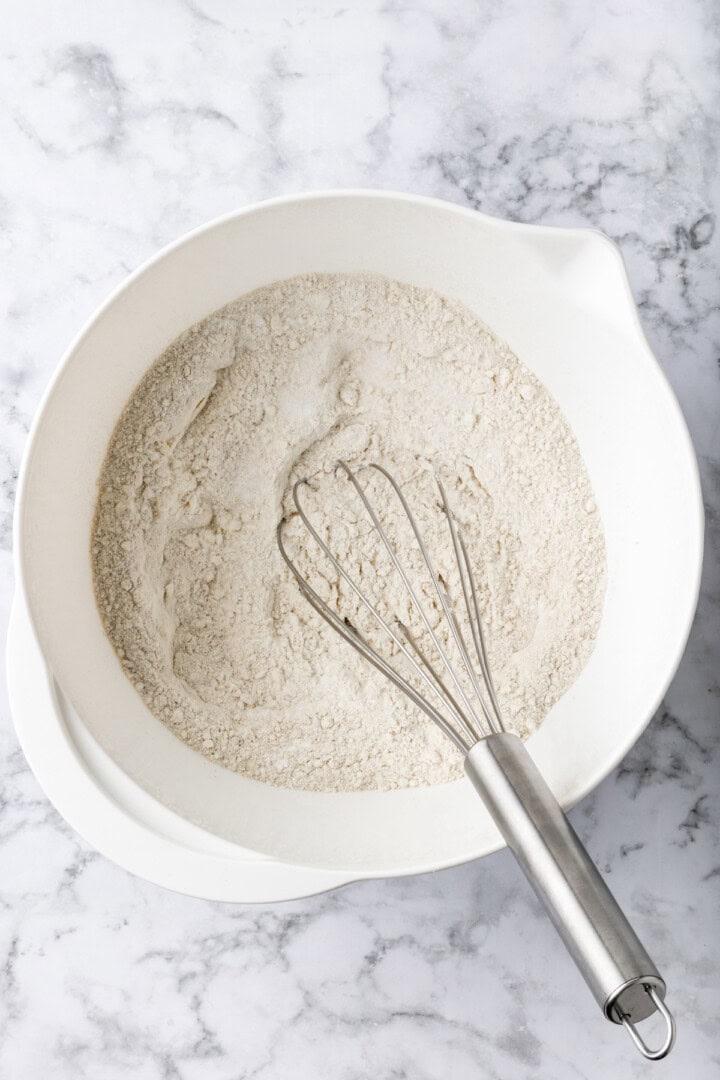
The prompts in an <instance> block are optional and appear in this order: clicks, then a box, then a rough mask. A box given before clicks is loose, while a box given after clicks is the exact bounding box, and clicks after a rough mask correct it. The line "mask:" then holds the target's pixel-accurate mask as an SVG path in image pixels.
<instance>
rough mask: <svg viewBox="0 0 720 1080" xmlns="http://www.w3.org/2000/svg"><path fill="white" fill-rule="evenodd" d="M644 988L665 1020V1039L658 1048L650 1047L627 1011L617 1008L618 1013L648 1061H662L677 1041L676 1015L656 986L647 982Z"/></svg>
mask: <svg viewBox="0 0 720 1080" xmlns="http://www.w3.org/2000/svg"><path fill="white" fill-rule="evenodd" d="M644 989H645V993H646V994H647V995H648V996H649V998H650V1000H651V1001H652V1003H653V1005H654V1006H655V1008H656V1009H657V1011H658V1012H659V1013H660V1015H661V1016H662V1018H663V1020H664V1021H665V1039H664V1040H663V1042H662V1044H661V1045H660V1046H659V1047H658V1048H657V1050H651V1049H650V1047H649V1046H648V1044H647V1043H646V1042H645V1040H644V1039H643V1037H642V1036H641V1035H640V1033H639V1031H638V1029H637V1028H636V1026H635V1024H633V1022H632V1020H631V1019H630V1017H629V1016H628V1015H627V1014H626V1013H621V1012H620V1011H619V1010H616V1014H617V1016H618V1017H619V1019H620V1022H621V1023H622V1025H623V1027H624V1028H625V1030H626V1031H627V1033H628V1035H629V1036H630V1038H631V1039H632V1041H633V1042H634V1043H635V1046H636V1047H637V1048H638V1050H639V1051H640V1053H641V1054H642V1055H643V1057H646V1058H647V1059H648V1061H660V1060H661V1059H662V1058H664V1057H665V1056H666V1055H667V1054H669V1053H670V1051H671V1050H672V1047H673V1043H674V1042H675V1017H674V1016H673V1015H672V1013H671V1012H670V1010H669V1009H668V1007H667V1005H666V1004H665V1002H664V1001H663V999H662V998H661V997H660V995H659V994H658V992H657V990H656V989H655V987H654V986H651V985H650V984H649V983H646V984H645V987H644Z"/></svg>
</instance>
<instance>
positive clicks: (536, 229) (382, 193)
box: [13, 187, 704, 880]
mask: <svg viewBox="0 0 720 1080" xmlns="http://www.w3.org/2000/svg"><path fill="white" fill-rule="evenodd" d="M358 198H361V199H369V200H378V201H386V202H404V203H409V204H413V205H415V206H418V207H423V206H426V207H428V208H432V209H434V210H439V211H442V212H443V213H446V214H449V215H454V216H456V217H457V218H459V219H465V220H468V221H472V222H474V223H477V222H478V220H479V219H480V220H482V221H484V222H485V223H487V224H488V225H489V226H491V227H492V228H493V229H496V230H499V231H506V232H508V233H510V232H513V233H516V234H519V233H528V232H531V233H532V234H533V235H535V236H538V235H552V236H558V235H559V234H562V235H563V236H566V237H573V236H574V237H576V238H583V239H587V237H588V235H592V236H593V238H594V241H595V242H597V243H600V244H602V245H603V246H604V248H605V249H606V251H608V252H610V253H611V255H612V259H613V262H614V271H615V277H616V280H618V281H619V282H621V283H622V293H623V301H624V303H625V308H626V312H625V314H627V315H629V316H630V330H631V333H632V334H633V336H634V338H635V344H636V345H638V346H639V347H640V353H641V354H642V356H643V357H644V360H645V363H646V369H647V373H648V375H650V373H651V372H652V377H653V378H654V379H655V381H656V383H657V385H658V388H659V390H660V392H661V393H662V395H663V397H664V398H665V401H666V403H667V405H668V407H669V408H670V410H671V411H672V413H673V414H674V418H675V420H676V421H677V435H678V439H679V440H680V444H681V445H682V448H683V451H684V455H685V458H686V465H687V477H688V480H689V482H690V484H691V488H692V490H691V491H690V492H689V493H688V494H689V495H690V498H691V500H692V502H693V503H694V505H695V516H694V522H693V523H692V524H693V525H694V528H693V538H694V552H692V556H693V566H692V568H690V567H688V582H689V588H688V590H687V598H686V608H685V612H684V618H683V623H682V626H680V625H678V626H677V627H676V631H675V632H676V634H677V648H676V650H675V655H674V658H673V662H672V664H669V665H668V667H667V670H666V672H665V675H664V678H663V679H662V680H661V687H660V690H659V692H658V693H657V694H656V700H655V701H654V703H653V706H652V708H651V709H650V710H649V712H648V715H647V716H646V717H645V718H644V720H642V721H639V722H638V723H637V724H636V725H634V726H633V727H632V728H631V729H630V730H629V731H628V735H627V737H626V738H625V739H622V740H618V743H617V746H616V750H615V753H614V754H613V755H611V756H610V757H608V758H605V759H604V760H603V761H602V762H601V763H600V762H599V763H598V766H597V767H596V768H595V769H594V770H593V771H592V772H591V773H590V775H589V776H588V777H586V779H585V782H584V783H583V784H582V785H581V786H580V787H579V788H578V789H576V790H575V791H574V792H573V796H572V798H571V799H570V800H568V801H566V802H565V806H566V808H567V807H569V806H571V805H574V804H575V803H577V802H579V801H580V800H581V799H583V798H584V797H585V796H586V795H587V794H588V793H589V792H590V791H592V790H593V789H594V788H595V787H596V786H597V785H598V784H599V783H600V782H601V781H602V780H603V779H605V777H606V776H608V775H609V774H610V773H611V772H612V771H613V769H614V768H616V766H617V765H618V763H619V762H620V761H621V760H622V759H623V758H624V756H625V755H626V754H627V752H628V751H629V749H630V748H631V747H632V745H633V744H634V743H635V742H636V741H637V739H638V738H639V737H640V735H641V734H642V732H643V731H644V730H645V728H646V727H647V725H648V723H649V722H650V720H651V719H652V717H653V716H654V715H655V713H656V711H657V709H658V706H659V705H660V703H661V701H662V699H663V697H664V695H665V693H666V691H667V688H668V686H669V685H670V683H671V681H672V679H673V677H674V675H675V673H676V671H677V668H678V665H679V663H680V660H681V658H682V655H683V652H684V650H685V647H686V645H687V641H688V637H689V634H690V630H691V626H692V622H693V618H694V614H695V610H696V606H697V601H698V596H699V590H700V580H701V572H702V558H703V525H704V512H703V502H702V492H701V486H700V477H699V470H698V465H697V458H696V455H695V451H694V447H693V444H692V440H691V438H690V433H689V430H688V427H687V423H686V421H685V417H684V415H683V413H682V410H681V408H680V404H679V402H678V400H677V397H676V395H675V393H674V391H673V389H672V387H671V385H670V382H669V379H668V377H667V375H666V374H665V372H664V371H663V369H662V368H661V366H660V364H659V362H658V360H657V358H656V357H655V355H654V354H653V352H652V349H651V348H650V345H649V343H648V340H647V338H646V336H645V333H644V330H643V328H642V324H641V321H640V316H639V312H638V310H637V307H636V305H635V301H634V298H633V295H632V290H631V287H630V282H629V279H628V275H627V271H626V268H625V263H624V260H623V257H622V254H621V251H620V249H619V247H618V246H617V244H615V243H614V241H612V240H611V239H610V238H609V237H607V236H606V235H605V234H604V233H603V232H602V231H600V230H599V229H597V228H594V227H585V226H576V227H565V226H554V225H537V224H526V223H524V222H517V221H509V220H506V219H503V218H497V217H494V216H491V215H488V214H485V213H483V212H481V211H479V210H475V209H473V208H470V207H464V206H459V205H457V204H455V203H451V202H448V201H447V200H445V199H439V198H435V197H431V196H425V195H415V194H412V193H407V192H397V191H393V190H387V189H377V188H370V189H366V188H355V187H353V188H339V189H332V188H331V189H319V190H310V191H304V192H300V193H297V194H285V195H280V196H276V197H274V198H270V199H266V200H260V201H256V202H252V203H249V204H248V205H246V206H243V207H241V208H239V209H236V210H233V211H230V212H228V213H226V214H223V215H220V216H218V217H215V218H213V219H211V220H210V221H207V222H205V223H203V224H201V225H199V226H197V227H195V228H194V229H191V230H190V231H188V232H186V233H184V234H183V235H182V236H180V237H178V238H177V239H176V240H174V241H172V242H170V243H169V244H167V245H165V246H164V247H162V248H161V249H160V250H159V251H157V252H156V253H155V254H153V255H151V256H150V257H149V258H148V259H146V260H145V261H143V262H142V263H141V264H140V265H139V266H138V267H137V268H136V269H135V270H134V271H133V272H132V273H131V274H130V275H129V276H127V277H126V278H124V279H123V280H122V281H121V282H120V283H119V284H118V285H117V286H116V287H115V288H114V289H112V290H111V292H110V293H109V295H108V296H107V297H106V299H105V300H104V301H103V302H102V303H101V304H100V306H99V307H98V308H96V309H95V310H94V311H93V312H92V314H91V315H90V317H89V318H88V319H87V320H86V321H85V323H84V325H83V326H82V327H81V329H80V330H79V331H78V333H77V334H76V335H75V337H74V338H73V339H72V340H71V342H70V344H69V345H68V347H67V348H66V349H65V350H64V352H63V354H62V356H61V359H60V361H59V363H58V365H57V366H56V369H55V371H54V372H53V374H52V376H51V378H50V380H49V382H48V384H47V386H46V388H45V390H44V392H43V394H42V396H41V399H40V402H39V405H38V407H37V409H36V412H35V415H34V417H33V421H32V424H31V426H30V430H29V433H28V438H27V441H26V445H25V449H24V452H23V457H22V463H21V467H20V470H19V476H18V488H17V498H16V504H15V511H14V520H13V541H14V550H15V565H16V568H17V574H18V583H19V587H20V588H21V589H22V590H23V593H24V595H25V597H27V598H28V600H27V613H28V618H29V621H30V626H31V628H32V631H33V634H34V635H35V637H36V639H37V640H38V641H39V637H38V634H37V626H36V619H35V614H34V612H33V610H32V604H31V602H30V600H29V591H28V589H27V588H26V583H27V565H26V561H25V530H24V518H25V515H24V514H23V512H22V510H23V506H24V499H25V488H26V477H27V469H28V462H29V460H30V458H31V455H32V450H33V446H34V442H35V437H36V433H37V431H38V430H39V428H40V427H41V425H42V423H43V420H44V417H45V414H46V411H47V410H48V408H49V406H50V403H51V401H52V398H53V395H54V392H55V388H56V385H57V384H58V382H59V380H60V379H61V378H62V375H63V372H64V370H65V368H66V367H67V366H68V364H69V363H70V362H71V360H72V358H73V356H74V354H75V352H76V351H77V349H78V348H79V346H80V345H81V344H82V342H83V341H84V339H85V338H86V336H87V335H88V334H89V333H90V332H91V330H92V329H93V327H94V326H95V324H96V323H97V322H99V321H100V320H101V319H102V318H103V316H104V315H105V313H106V311H107V310H108V309H109V308H110V307H111V306H112V305H113V304H114V303H115V302H116V300H117V298H118V297H119V296H120V295H121V294H123V293H124V292H125V291H126V290H128V289H131V288H132V287H133V285H134V284H135V282H136V281H137V280H138V279H139V278H141V277H142V276H143V275H144V274H145V273H146V272H147V271H148V270H149V269H151V268H152V267H153V266H154V265H155V264H156V263H158V262H160V261H161V260H163V259H165V258H167V257H168V256H170V255H172V253H173V252H175V251H176V250H178V249H179V248H181V247H184V246H186V245H189V244H191V243H192V242H193V241H194V240H195V239H197V238H198V237H200V236H202V235H203V234H205V233H208V232H210V231H212V230H215V229H221V228H222V227H223V226H224V225H226V224H227V223H229V222H231V221H235V220H237V219H239V218H242V217H245V216H248V215H251V214H254V213H256V212H258V211H261V210H263V211H264V210H269V209H272V208H273V207H281V206H284V205H288V204H297V203H306V202H313V201H318V202H319V201H326V200H348V201H351V200H353V199H358ZM31 765H32V762H31ZM500 846H502V845H501V844H496V845H494V846H488V847H487V848H486V849H485V850H484V851H483V852H482V853H481V854H489V853H490V851H492V850H497V849H498V847H500ZM460 861H463V860H460ZM457 862H458V860H457V859H449V860H447V861H445V862H442V863H439V864H438V866H443V867H444V866H450V865H454V864H456V863H457ZM427 869H428V867H420V866H418V867H417V868H414V869H408V870H403V871H402V873H414V872H423V870H427ZM373 876H378V875H377V874H372V873H365V872H363V873H358V872H353V874H352V878H348V880H355V879H359V878H364V877H373Z"/></svg>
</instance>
